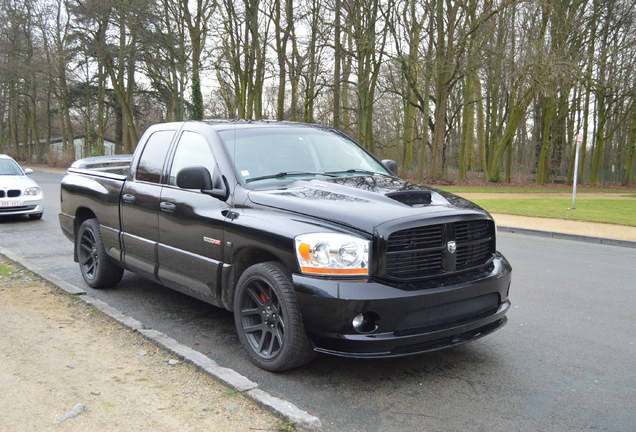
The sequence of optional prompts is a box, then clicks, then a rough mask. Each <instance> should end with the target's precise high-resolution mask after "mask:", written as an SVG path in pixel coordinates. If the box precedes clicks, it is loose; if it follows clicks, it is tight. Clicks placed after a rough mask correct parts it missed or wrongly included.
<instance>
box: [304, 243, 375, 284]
mask: <svg viewBox="0 0 636 432" xmlns="http://www.w3.org/2000/svg"><path fill="white" fill-rule="evenodd" d="M295 243H296V257H297V258H298V264H299V265H300V270H301V271H302V272H303V273H309V274H321V275H334V276H347V275H351V276H359V275H368V274H369V248H370V242H369V241H368V240H363V239H361V238H358V237H353V236H350V235H346V234H334V233H312V234H302V235H299V236H298V237H296V239H295Z"/></svg>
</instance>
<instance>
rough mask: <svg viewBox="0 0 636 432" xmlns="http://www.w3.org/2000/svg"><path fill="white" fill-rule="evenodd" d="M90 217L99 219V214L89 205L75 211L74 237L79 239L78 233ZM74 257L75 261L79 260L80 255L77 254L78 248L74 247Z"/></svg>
mask: <svg viewBox="0 0 636 432" xmlns="http://www.w3.org/2000/svg"><path fill="white" fill-rule="evenodd" d="M88 219H97V216H96V215H95V213H93V211H92V210H91V209H89V208H88V207H79V208H78V209H77V210H76V211H75V220H74V222H73V237H74V238H75V239H77V235H78V233H79V229H80V227H81V226H82V224H83V223H84V221H85V220H88ZM73 259H74V260H75V262H78V261H79V257H78V256H77V248H75V247H74V248H73Z"/></svg>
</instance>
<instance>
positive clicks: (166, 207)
mask: <svg viewBox="0 0 636 432" xmlns="http://www.w3.org/2000/svg"><path fill="white" fill-rule="evenodd" d="M159 207H161V211H165V212H168V213H172V212H173V211H175V210H176V208H177V206H176V205H175V204H173V203H171V202H167V201H163V202H162V203H161V204H159Z"/></svg>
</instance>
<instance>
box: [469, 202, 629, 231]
mask: <svg viewBox="0 0 636 432" xmlns="http://www.w3.org/2000/svg"><path fill="white" fill-rule="evenodd" d="M474 201H475V203H476V204H477V205H479V206H481V207H483V208H484V209H486V210H488V211H489V212H491V213H504V214H512V215H520V216H531V217H545V218H555V219H570V220H579V221H586V222H603V223H610V224H617V225H629V226H636V201H632V200H611V199H610V200H586V199H577V200H576V210H568V208H569V207H571V206H572V200H570V199H543V198H538V199H484V200H479V199H478V200H474Z"/></svg>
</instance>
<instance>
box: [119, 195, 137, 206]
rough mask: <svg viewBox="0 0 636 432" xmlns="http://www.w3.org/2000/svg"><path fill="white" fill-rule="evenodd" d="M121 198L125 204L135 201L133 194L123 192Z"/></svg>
mask: <svg viewBox="0 0 636 432" xmlns="http://www.w3.org/2000/svg"><path fill="white" fill-rule="evenodd" d="M121 200H122V201H123V202H125V203H126V204H132V203H134V202H135V196H134V195H131V194H123V195H122V196H121Z"/></svg>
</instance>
